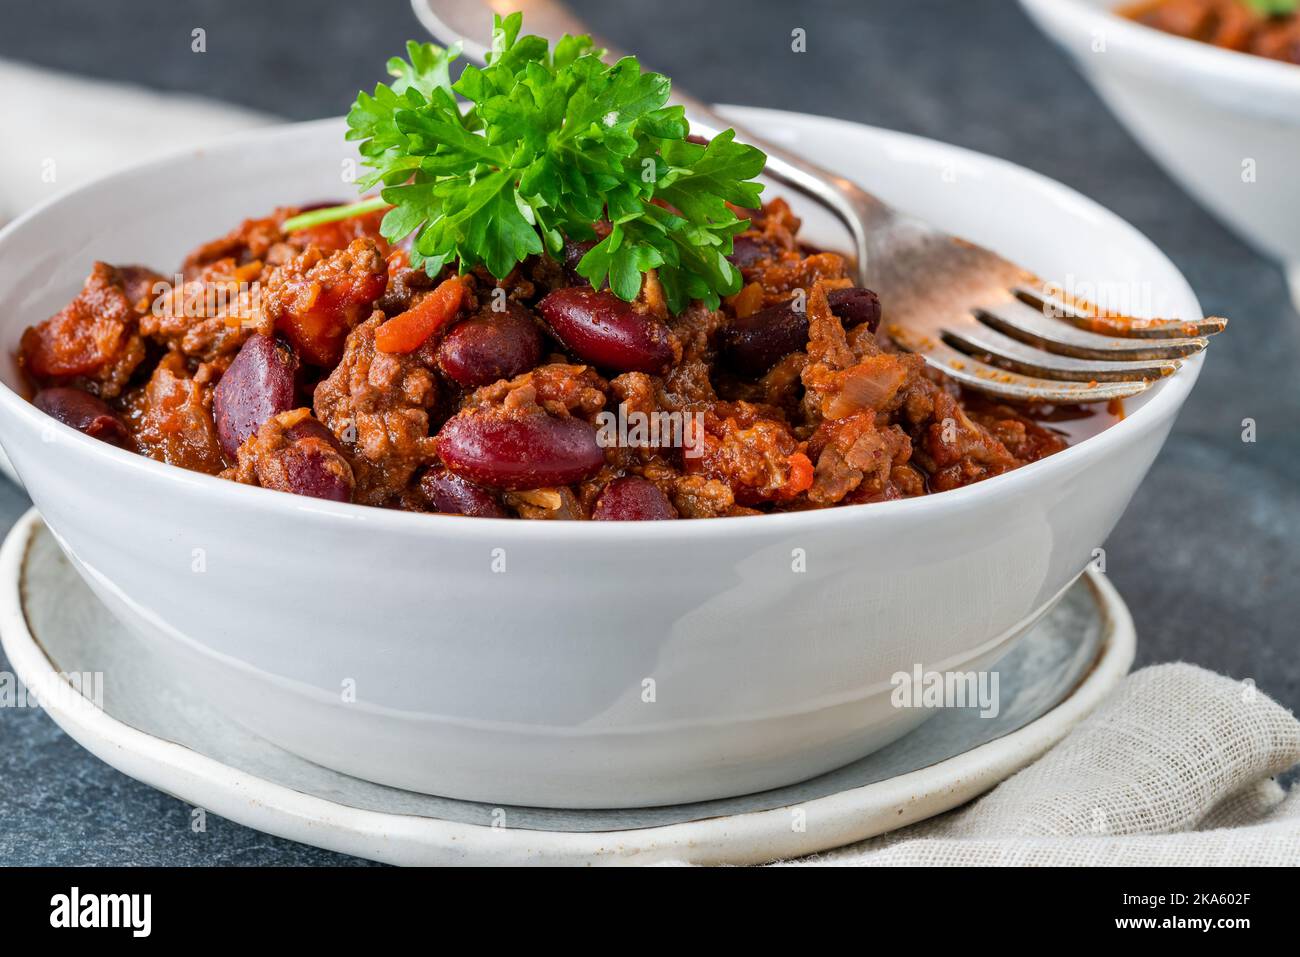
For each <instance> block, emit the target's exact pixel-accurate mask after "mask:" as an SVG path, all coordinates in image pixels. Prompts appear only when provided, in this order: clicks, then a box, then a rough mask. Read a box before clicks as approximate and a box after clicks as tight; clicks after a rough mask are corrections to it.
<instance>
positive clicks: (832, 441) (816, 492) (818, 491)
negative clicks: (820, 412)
mask: <svg viewBox="0 0 1300 957" xmlns="http://www.w3.org/2000/svg"><path fill="white" fill-rule="evenodd" d="M911 454H912V442H911V440H910V439H909V438H908V436H907V434H906V433H905V432H903V430H902V429H900V428H898V427H897V426H894V425H891V426H887V427H885V428H883V429H879V428H877V427H876V416H875V414H874V413H870V412H859V413H857V414H855V415H851V416H848V417H847V418H843V419H833V420H830V421H827V422H823V423H822V424H821V425H820V426H818V427H817V431H816V432H815V433H813V437H812V439H811V440H810V441H809V442H808V456H809V458H810V459H811V460H812V461H814V462H816V463H817V465H816V469H815V471H814V473H813V484H812V488H810V489H809V490H808V500H809V501H810V502H812V503H813V504H815V505H836V504H838V503H839V502H841V501H843V500H844V498H845V497H846V496H848V495H849V494H850V493H854V492H857V493H859V495H861V496H865V497H868V498H870V497H874V496H878V495H882V494H884V493H885V489H886V487H887V486H888V485H889V481H890V478H891V476H892V474H893V472H894V469H895V468H897V467H899V466H902V465H905V464H906V463H907V461H908V459H909V458H910V457H911Z"/></svg>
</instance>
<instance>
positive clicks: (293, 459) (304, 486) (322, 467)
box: [258, 426, 354, 502]
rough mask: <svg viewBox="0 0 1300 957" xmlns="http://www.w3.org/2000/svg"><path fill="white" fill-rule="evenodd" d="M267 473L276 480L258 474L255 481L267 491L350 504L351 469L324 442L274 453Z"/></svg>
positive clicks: (302, 443) (301, 444)
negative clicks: (272, 475)
mask: <svg viewBox="0 0 1300 957" xmlns="http://www.w3.org/2000/svg"><path fill="white" fill-rule="evenodd" d="M321 428H324V426H321ZM266 471H267V472H268V473H273V474H274V476H275V477H274V479H271V478H270V475H269V474H262V471H261V470H259V473H258V479H259V481H260V482H261V483H262V485H263V486H265V487H266V488H278V489H279V490H280V491H282V492H293V493H294V494H295V495H309V496H311V497H312V498H323V499H328V500H330V501H332V502H350V501H352V489H353V485H354V480H353V477H352V469H351V467H350V466H349V465H348V463H347V460H346V459H344V458H343V456H341V455H339V453H338V452H337V451H336V450H335V449H334V448H333V447H332V446H331V445H329V444H327V443H325V442H323V441H317V440H312V439H308V440H303V441H297V442H294V443H293V444H292V445H289V446H286V447H285V448H284V449H281V450H280V451H279V452H278V453H276V456H275V465H274V466H273V467H272V468H271V469H267V470H266Z"/></svg>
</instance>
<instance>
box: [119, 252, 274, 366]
mask: <svg viewBox="0 0 1300 957" xmlns="http://www.w3.org/2000/svg"><path fill="white" fill-rule="evenodd" d="M261 272H262V265H261V263H259V262H253V263H249V264H247V265H244V266H237V265H236V264H235V260H234V259H230V258H227V259H220V260H217V261H216V262H214V263H211V264H210V265H208V266H206V267H205V268H204V269H203V270H202V271H201V272H200V273H199V274H198V275H197V276H196V277H195V278H193V279H191V280H189V281H187V282H185V283H183V284H181V285H180V286H176V287H170V286H169V287H168V290H167V292H166V293H165V294H164V295H162V296H159V297H158V298H157V299H156V300H155V301H154V304H153V308H152V309H150V311H149V312H147V313H146V314H145V315H144V316H142V317H141V319H140V334H141V335H143V336H145V337H146V338H148V339H150V340H152V341H154V342H158V343H160V344H162V345H164V346H166V347H167V348H168V349H172V350H174V351H177V352H180V353H181V354H182V355H184V356H186V357H187V358H191V359H196V360H198V361H200V362H211V361H214V360H217V359H222V358H231V357H233V356H234V354H235V353H236V352H238V351H239V347H240V346H242V345H243V344H244V340H245V339H247V338H248V337H249V336H251V335H253V334H254V333H261V334H262V335H270V334H271V331H272V322H271V320H270V319H269V318H268V317H267V316H266V314H265V313H264V312H263V311H262V310H261V309H260V308H259V307H258V304H259V298H260V296H259V293H260V289H259V287H258V285H257V279H258V277H259V276H260V275H261Z"/></svg>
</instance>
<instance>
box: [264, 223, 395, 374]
mask: <svg viewBox="0 0 1300 957" xmlns="http://www.w3.org/2000/svg"><path fill="white" fill-rule="evenodd" d="M387 284H388V271H387V264H386V263H385V261H384V257H383V256H382V255H381V254H380V250H379V247H378V246H376V245H375V243H374V242H373V241H372V240H369V239H358V240H354V241H353V242H352V244H351V245H349V246H348V247H347V248H346V249H340V250H336V251H335V252H332V253H330V254H328V255H326V254H325V253H324V252H322V251H321V250H320V249H319V248H317V247H315V246H312V247H310V248H309V249H308V250H307V251H306V252H304V253H302V254H301V255H298V256H295V257H293V258H292V259H290V260H289V261H288V262H286V263H285V264H284V265H283V266H281V267H279V268H278V269H274V270H272V271H271V274H270V276H269V277H268V278H267V279H266V282H265V283H264V285H263V288H262V298H261V308H262V312H263V313H264V314H265V315H266V317H267V318H268V319H269V320H270V322H271V323H272V325H273V326H274V327H275V328H276V329H277V330H279V331H280V332H281V333H283V334H284V335H285V337H286V338H288V340H289V341H290V342H292V343H293V345H294V347H295V349H296V350H297V352H298V355H299V356H300V357H301V358H302V359H303V360H304V361H305V362H309V363H313V364H315V365H318V366H324V367H326V368H331V367H333V366H334V365H335V363H337V362H338V360H339V356H340V355H342V352H343V341H344V339H346V338H347V335H348V332H349V331H350V330H351V329H352V327H353V326H355V325H356V324H357V323H358V322H359V321H360V320H361V319H363V318H364V317H366V316H368V315H369V314H370V309H371V306H372V305H373V303H374V302H375V300H377V299H378V298H379V297H380V296H381V295H383V292H384V289H385V287H386V286H387Z"/></svg>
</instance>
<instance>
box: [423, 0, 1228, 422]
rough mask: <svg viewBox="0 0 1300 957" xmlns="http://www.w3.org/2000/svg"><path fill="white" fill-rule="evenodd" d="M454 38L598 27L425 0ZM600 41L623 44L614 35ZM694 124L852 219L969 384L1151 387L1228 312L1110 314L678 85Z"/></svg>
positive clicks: (919, 336) (1115, 391) (943, 360)
mask: <svg viewBox="0 0 1300 957" xmlns="http://www.w3.org/2000/svg"><path fill="white" fill-rule="evenodd" d="M411 5H412V7H413V8H414V10H415V14H416V17H417V18H418V19H419V20H420V22H421V23H422V24H423V25H424V26H425V27H426V28H427V29H428V30H429V32H430V33H432V34H433V35H434V36H435V37H437V38H438V39H439V40H440V41H441V42H442V43H443V44H446V45H450V44H451V43H453V42H456V41H460V42H461V44H462V45H463V48H464V54H465V56H466V57H467V58H468V59H470V60H472V61H475V62H477V63H480V64H481V63H483V62H484V60H485V57H486V55H487V53H488V51H489V50H490V49H491V45H492V37H491V29H490V24H491V21H492V18H491V13H492V12H493V11H494V10H495V11H497V12H501V13H504V12H507V11H508V10H520V11H522V12H523V14H524V28H525V29H526V30H527V31H528V32H529V33H535V34H537V35H539V36H543V37H546V38H547V39H549V40H551V41H554V40H556V39H558V38H559V37H561V36H562V35H564V34H565V33H569V34H580V33H591V31H590V30H589V29H588V28H587V27H586V26H585V25H584V24H583V23H582V21H581V20H579V19H578V18H577V17H576V16H575V15H574V14H573V13H572V12H571V11H569V9H568V8H567V7H565V6H564V5H563V3H561V2H559V0H512V2H508V3H505V2H502V0H411ZM596 45H597V46H600V47H604V48H605V49H606V50H608V51H609V55H610V56H611V57H618V56H621V54H619V53H617V52H616V51H615V50H614V48H613V47H612V46H610V44H609V43H607V42H605V41H603V40H600V39H597V40H596ZM673 101H674V102H676V103H680V104H681V105H683V106H684V107H685V108H686V116H687V118H688V119H689V120H690V124H691V129H692V131H693V132H696V133H699V134H701V135H703V136H705V137H712V136H715V135H717V134H718V133H719V132H721V131H722V130H725V129H727V128H728V127H731V128H734V129H735V130H736V136H737V138H738V139H742V140H745V141H746V142H749V143H751V144H753V145H755V146H757V147H759V148H760V149H762V150H763V151H764V152H765V153H767V169H766V171H765V174H766V175H767V176H768V177H770V178H771V179H774V180H776V181H778V182H780V183H783V184H785V185H787V186H789V187H791V188H792V189H795V190H797V191H798V192H800V193H802V194H803V195H805V196H807V197H809V198H810V199H813V200H814V201H816V202H818V203H819V204H821V205H822V206H824V207H826V208H827V209H829V210H830V211H831V212H832V213H834V214H835V216H836V217H837V218H838V219H840V221H841V222H843V223H844V225H845V226H846V227H847V228H848V231H849V233H850V235H851V237H852V241H853V246H854V252H855V253H856V264H855V265H856V271H857V280H858V282H859V284H860V285H863V286H867V287H870V288H871V289H874V290H875V291H876V293H877V294H879V296H880V299H881V302H882V303H883V305H884V317H885V318H884V321H883V327H884V331H885V333H886V335H888V336H889V337H890V338H891V339H892V340H893V341H894V343H896V344H897V345H898V346H899V347H900V348H902V349H906V350H908V351H911V352H916V353H918V354H919V355H921V356H923V357H924V358H925V361H926V362H928V363H929V364H930V365H932V366H935V367H936V368H939V369H941V370H942V371H943V372H944V373H945V374H946V375H947V376H949V377H950V378H952V379H955V380H957V381H958V382H960V383H961V384H962V385H964V386H966V387H968V388H971V389H974V390H977V391H979V392H984V393H987V394H990V395H994V396H998V397H1001V398H1008V399H1016V400H1020V401H1029V402H1053V403H1059V402H1097V401H1103V400H1107V399H1120V398H1124V397H1126V396H1132V395H1137V394H1138V393H1140V392H1144V391H1145V390H1146V389H1148V388H1150V387H1151V385H1153V384H1154V383H1155V382H1156V381H1158V380H1159V379H1161V378H1164V377H1165V376H1168V375H1172V374H1173V373H1174V372H1176V371H1177V370H1178V368H1179V366H1180V364H1181V362H1180V360H1182V359H1184V358H1186V357H1188V356H1191V355H1195V354H1196V353H1198V352H1200V351H1201V350H1202V349H1204V348H1205V347H1206V346H1207V345H1208V339H1207V338H1206V337H1207V336H1211V335H1214V334H1215V333H1217V332H1221V331H1222V330H1223V328H1224V327H1225V326H1226V325H1227V320H1225V319H1221V318H1209V319H1201V320H1197V321H1194V322H1191V321H1181V320H1177V319H1134V318H1130V317H1127V316H1113V315H1106V314H1103V313H1102V312H1101V311H1100V310H1099V309H1098V307H1097V306H1095V305H1093V304H1092V303H1090V302H1086V301H1084V300H1082V299H1079V298H1075V297H1070V296H1067V295H1065V294H1063V292H1061V291H1059V287H1057V286H1055V285H1053V284H1051V283H1047V282H1044V281H1043V280H1042V279H1040V278H1038V277H1037V276H1035V275H1034V274H1033V273H1031V272H1030V271H1029V270H1027V269H1024V268H1023V267H1021V266H1017V265H1016V264H1015V263H1012V262H1009V261H1008V260H1006V259H1003V258H1002V257H1001V256H999V255H997V254H996V253H994V252H992V251H990V250H988V249H985V248H983V247H982V246H977V245H975V244H973V243H969V242H966V241H965V240H962V239H959V238H957V237H955V236H951V235H949V234H948V233H945V232H942V231H941V230H939V229H936V228H935V227H933V226H931V225H930V224H928V223H925V222H923V221H921V220H919V219H917V218H915V217H912V216H908V215H905V214H903V213H901V212H899V211H898V210H895V209H893V208H892V207H890V206H888V205H887V204H885V203H884V202H882V201H881V200H879V199H877V198H876V197H875V196H872V195H871V194H870V193H868V192H867V191H866V190H864V189H862V188H861V187H860V186H858V185H857V184H856V183H854V182H852V181H850V180H848V179H846V178H844V177H843V176H840V175H839V174H837V173H834V172H831V171H830V170H827V169H823V168H822V167H820V166H817V165H816V164H814V163H810V162H808V161H807V160H806V159H803V158H802V157H799V156H797V155H795V154H793V153H790V152H788V151H787V150H785V149H782V148H781V147H780V146H777V145H775V144H773V143H769V142H765V141H764V140H762V139H761V138H759V137H757V136H754V135H753V134H751V133H749V132H747V131H745V130H742V129H741V128H740V127H738V126H736V124H734V123H730V122H728V121H727V120H725V119H724V118H722V117H721V116H720V115H718V114H717V113H716V112H715V111H714V110H713V108H712V107H710V106H708V105H707V104H705V103H703V102H701V101H699V100H696V99H695V98H693V97H691V96H689V95H687V94H685V93H683V92H682V91H681V89H680V88H679V87H678V85H677V84H676V83H675V82H674V84H673Z"/></svg>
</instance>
